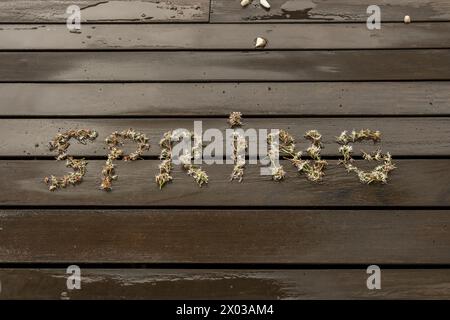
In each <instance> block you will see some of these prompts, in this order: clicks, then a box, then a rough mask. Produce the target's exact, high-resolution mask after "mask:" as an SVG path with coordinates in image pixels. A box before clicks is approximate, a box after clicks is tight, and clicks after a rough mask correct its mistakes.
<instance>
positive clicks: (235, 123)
mask: <svg viewBox="0 0 450 320" xmlns="http://www.w3.org/2000/svg"><path fill="white" fill-rule="evenodd" d="M228 123H229V124H230V127H231V128H235V127H240V126H242V113H241V112H232V113H230V117H229V118H228Z"/></svg>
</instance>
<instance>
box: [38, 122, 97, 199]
mask: <svg viewBox="0 0 450 320" xmlns="http://www.w3.org/2000/svg"><path fill="white" fill-rule="evenodd" d="M97 136H98V133H97V132H96V131H94V130H87V129H80V130H69V131H66V132H64V133H58V134H57V135H56V136H55V138H54V139H53V140H52V141H50V142H49V149H50V151H53V150H57V152H58V156H57V157H56V160H64V159H66V167H67V168H72V169H73V170H74V172H70V173H68V174H67V175H64V176H63V177H61V178H58V177H55V176H53V175H52V176H50V177H45V178H44V182H45V183H46V184H49V187H48V189H49V190H50V191H54V190H56V189H57V188H65V187H67V186H68V185H69V184H71V185H75V184H78V183H81V181H82V180H83V177H84V175H85V174H86V167H87V164H88V163H87V161H85V160H84V159H74V158H73V157H69V156H68V155H67V149H68V148H69V146H70V140H71V139H75V140H77V141H78V142H79V143H81V144H86V143H87V142H88V141H89V142H93V141H94V140H95V139H96V138H97Z"/></svg>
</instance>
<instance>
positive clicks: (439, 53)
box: [0, 0, 450, 299]
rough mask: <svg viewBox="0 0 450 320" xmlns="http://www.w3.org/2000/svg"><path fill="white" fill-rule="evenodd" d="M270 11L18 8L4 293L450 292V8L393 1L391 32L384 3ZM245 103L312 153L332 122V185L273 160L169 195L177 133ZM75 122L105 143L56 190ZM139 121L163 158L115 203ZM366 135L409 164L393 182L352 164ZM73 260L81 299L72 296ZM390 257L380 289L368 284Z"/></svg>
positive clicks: (8, 22) (225, 1)
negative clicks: (276, 166)
mask: <svg viewBox="0 0 450 320" xmlns="http://www.w3.org/2000/svg"><path fill="white" fill-rule="evenodd" d="M269 2H270V3H271V5H272V8H271V9H270V11H266V10H263V9H262V8H260V7H259V6H258V5H256V3H257V1H254V4H252V5H250V6H249V7H248V8H245V9H243V8H242V7H241V6H240V4H239V1H238V0H170V1H169V0H163V1H155V0H142V1H132V0H127V1H125V0H118V1H93V0H81V1H72V0H71V1H67V0H47V1H31V0H16V1H12V0H11V1H10V0H8V1H1V2H0V136H1V139H2V140H1V143H0V174H1V179H0V284H1V286H0V288H1V290H0V299H33V298H37V299H60V298H64V299H67V298H70V299H103V298H109V299H126V298H129V299H142V298H150V299H166V298H168V299H169V298H170V299H175V298H178V299H180V298H181V299H186V298H189V299H208V298H214V299H332V298H339V299H405V298H411V299H449V298H450V169H449V168H450V36H449V35H450V2H449V1H448V0H423V1H418V0H417V1H411V0H398V1H395V2H393V3H391V2H388V1H380V4H379V6H380V7H381V12H382V22H383V23H382V27H381V30H373V31H369V30H368V29H367V28H366V19H367V16H368V15H367V13H366V9H367V6H369V5H371V4H373V3H372V2H373V1H368V0H367V1H366V0H339V1H337V0H336V1H334V0H333V1H325V0H289V1H288V0H269ZM70 4H77V5H79V6H80V8H81V9H82V10H81V14H82V26H81V28H82V29H81V33H71V32H69V31H68V30H67V28H66V25H65V20H66V14H65V10H66V7H67V6H68V5H70ZM405 15H410V16H411V19H412V23H411V24H404V23H403V17H404V16H405ZM257 36H262V37H265V38H267V40H268V45H267V47H266V48H265V49H264V50H255V49H254V39H255V38H256V37H257ZM232 111H240V112H242V113H243V116H244V123H245V127H244V128H257V129H258V128H269V129H270V128H278V129H286V130H288V131H289V132H290V133H291V134H292V135H293V136H294V137H295V138H296V139H297V140H298V144H297V145H298V147H299V148H302V149H304V148H305V147H307V145H308V143H307V142H306V141H305V140H304V139H302V138H301V137H302V136H303V134H304V132H305V131H307V130H309V129H317V130H319V131H320V132H321V133H322V134H323V143H324V149H323V150H322V155H323V156H324V157H326V159H327V160H328V161H329V167H328V168H327V170H326V176H325V178H324V180H323V182H321V183H318V184H316V183H312V182H309V181H307V180H306V179H305V178H304V177H303V176H299V175H298V173H297V172H296V170H295V168H293V167H292V166H291V165H290V164H289V163H285V169H286V170H287V177H286V180H285V181H283V182H280V183H277V182H274V181H271V179H270V177H267V176H261V175H260V174H259V166H258V165H248V166H247V167H246V173H245V177H244V181H243V182H242V183H237V182H230V181H229V176H230V173H231V171H232V165H219V164H216V165H211V166H204V168H205V169H206V171H207V173H208V175H209V177H210V182H209V184H208V185H207V186H205V187H202V188H199V187H198V186H197V185H196V184H195V183H194V182H193V181H192V178H190V177H188V176H186V174H185V173H183V172H181V170H180V169H175V170H174V181H173V182H172V183H170V184H168V185H167V186H166V187H165V188H164V189H163V190H159V188H158V187H157V185H156V184H155V183H154V175H155V174H156V173H157V172H158V164H159V160H158V155H159V153H160V148H159V146H158V142H159V140H160V138H161V137H162V135H163V133H164V132H166V131H168V130H171V129H175V128H180V127H181V128H188V129H192V128H193V121H194V120H202V121H203V128H204V129H207V128H219V129H221V130H225V129H226V128H228V124H227V122H226V120H227V116H228V114H229V113H230V112H232ZM76 128H78V129H80V128H89V129H95V130H97V131H98V133H99V138H98V139H97V140H96V141H95V142H94V143H92V144H88V145H79V144H77V143H73V145H72V146H71V148H70V150H69V153H70V154H71V155H74V156H77V157H85V158H86V159H87V160H88V162H89V164H88V167H87V170H88V172H87V174H86V176H85V178H84V181H83V182H82V183H81V184H80V185H77V186H75V187H69V188H67V189H65V190H57V191H55V192H50V191H48V189H47V187H46V185H45V183H44V182H43V177H45V176H47V175H49V174H55V175H61V174H63V173H65V172H67V171H68V169H67V168H66V167H65V166H64V163H63V162H62V161H61V162H55V160H54V157H55V153H54V152H51V151H49V150H48V146H47V143H48V141H49V140H50V139H52V138H53V137H54V136H55V134H56V133H58V132H62V131H65V130H69V129H76ZM127 128H134V129H135V130H137V131H141V132H143V133H145V134H146V135H147V136H148V137H149V139H150V145H151V148H150V150H149V151H148V152H146V153H145V154H144V157H143V158H144V159H143V160H139V161H135V162H132V163H124V162H122V161H120V162H117V164H118V167H117V171H118V173H119V176H120V178H119V180H117V181H115V182H114V189H113V191H112V192H103V191H101V190H99V187H98V186H99V184H100V179H101V177H100V172H101V167H102V165H103V164H104V162H105V159H106V154H107V148H106V145H105V144H104V139H105V138H106V137H107V136H108V135H109V134H110V133H112V132H113V131H115V130H123V129H127ZM365 128H370V129H374V130H380V131H381V132H382V134H383V135H382V143H381V147H382V149H383V150H384V151H389V152H390V153H392V155H393V157H394V161H395V163H396V166H397V167H398V168H397V169H396V170H394V171H393V172H392V174H391V175H390V181H389V183H388V184H387V185H363V184H361V183H359V182H358V179H357V177H356V176H355V175H353V174H347V173H346V172H345V169H344V168H343V167H342V166H338V158H339V154H338V145H337V144H336V143H335V136H337V135H339V134H340V132H341V131H343V130H352V129H365ZM355 149H356V150H359V149H360V148H359V146H358V145H355ZM357 161H358V162H357V163H358V164H361V163H362V162H363V161H362V160H360V159H359V160H357ZM361 165H363V164H361ZM71 264H75V265H79V266H80V267H81V270H82V274H81V275H82V289H81V290H67V288H66V277H67V274H66V273H65V272H66V268H67V266H69V265H71ZM372 264H376V265H379V266H380V267H381V272H382V273H381V278H382V289H381V290H368V289H367V287H366V280H367V277H368V275H367V274H366V268H367V267H368V266H369V265H372Z"/></svg>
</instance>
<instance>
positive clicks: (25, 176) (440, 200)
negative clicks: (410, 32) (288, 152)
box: [0, 159, 450, 208]
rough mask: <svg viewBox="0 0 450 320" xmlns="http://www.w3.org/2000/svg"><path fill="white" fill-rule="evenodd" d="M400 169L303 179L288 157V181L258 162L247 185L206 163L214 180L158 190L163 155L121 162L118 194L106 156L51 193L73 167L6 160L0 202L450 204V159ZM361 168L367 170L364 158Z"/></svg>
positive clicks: (337, 171)
mask: <svg viewBox="0 0 450 320" xmlns="http://www.w3.org/2000/svg"><path fill="white" fill-rule="evenodd" d="M394 162H395V164H396V166H397V167H398V168H397V169H396V170H395V171H393V172H392V174H391V175H390V181H389V183H388V184H386V185H362V184H361V183H360V182H359V180H358V178H357V176H356V175H352V174H348V173H347V172H346V170H345V169H344V168H343V167H342V166H337V161H335V160H330V161H329V168H328V169H327V170H326V172H325V173H326V176H325V177H324V180H323V182H322V183H313V182H309V181H307V180H306V178H305V177H303V176H299V175H298V173H297V172H296V169H295V168H294V167H293V166H291V165H290V164H289V163H286V162H283V164H284V166H285V169H286V171H287V172H288V174H287V177H286V180H285V181H283V182H274V181H272V180H271V177H270V176H261V175H260V166H259V165H248V166H247V168H246V171H245V178H244V181H243V182H242V183H238V182H230V179H229V177H230V174H231V172H232V167H233V166H232V165H224V164H221V165H209V166H203V167H204V169H205V170H206V172H207V174H208V175H209V179H210V181H209V184H208V185H207V186H204V187H202V188H200V187H198V186H197V185H196V184H195V182H194V180H193V179H192V178H191V177H189V176H187V174H186V173H185V172H182V170H181V169H180V168H178V167H176V168H175V169H174V171H173V176H174V181H173V182H172V183H171V184H169V185H167V186H166V187H165V188H164V189H163V190H159V188H158V187H157V185H156V183H155V182H154V176H155V174H157V173H158V172H159V170H158V164H159V161H157V160H140V161H135V162H133V163H124V162H117V173H118V175H119V179H118V180H117V181H115V182H114V184H113V191H112V192H105V191H101V190H99V186H100V181H101V167H102V165H104V161H101V160H91V161H89V165H88V168H87V170H88V173H87V174H86V176H85V179H84V182H83V183H82V184H81V185H78V186H76V187H69V188H67V189H65V190H58V191H57V192H50V191H48V189H47V186H46V185H45V183H44V181H43V179H44V177H45V176H48V175H50V174H54V175H62V174H63V173H65V172H67V171H68V169H67V168H65V165H64V162H59V163H57V162H55V161H50V160H36V161H30V160H2V161H0V172H1V173H2V179H1V180H0V190H2V193H1V194H0V205H3V206H37V205H47V206H111V205H115V206H152V207H158V206H170V207H186V206H200V207H204V206H226V207H232V206H254V207H277V206H286V207H298V206H300V207H317V206H362V207H365V206H371V207H372V206H380V207H386V206H407V207H411V208H413V207H414V206H440V207H442V206H449V205H450V186H449V184H448V181H450V171H449V170H448V166H449V165H450V160H448V159H447V160H445V159H442V160H396V161H394ZM356 165H358V166H361V167H362V168H365V167H367V165H366V164H364V163H361V161H358V162H356Z"/></svg>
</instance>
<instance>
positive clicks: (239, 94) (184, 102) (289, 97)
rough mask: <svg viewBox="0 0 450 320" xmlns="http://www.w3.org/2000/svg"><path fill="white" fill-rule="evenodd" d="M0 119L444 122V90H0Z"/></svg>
mask: <svg viewBox="0 0 450 320" xmlns="http://www.w3.org/2000/svg"><path fill="white" fill-rule="evenodd" d="M0 96H1V97H2V98H1V99H0V116H8V117H11V116H33V117H35V116H63V117H64V116H72V117H73V116H81V117H82V116H199V117H201V116H224V117H225V116H227V115H229V114H230V112H232V111H236V110H239V111H241V112H242V113H243V114H244V117H246V116H261V115H264V116H267V115H277V116H280V115H286V116H314V115H320V116H327V115H330V116H336V115H337V116H346V115H352V116H368V115H392V116H396V115H450V82H438V81H436V82H351V83H347V82H340V83H334V82H325V83H314V82H312V83H289V82H288V83H276V82H275V83H205V84H195V83H194V84H192V83H121V84H116V83H100V84H99V83H96V84H84V83H73V84H48V83H14V84H11V83H3V84H0Z"/></svg>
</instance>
